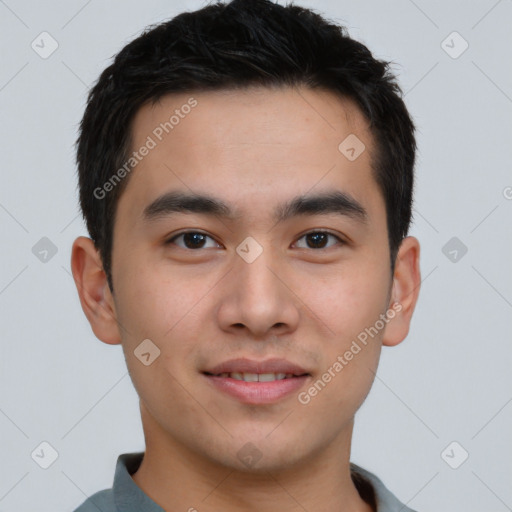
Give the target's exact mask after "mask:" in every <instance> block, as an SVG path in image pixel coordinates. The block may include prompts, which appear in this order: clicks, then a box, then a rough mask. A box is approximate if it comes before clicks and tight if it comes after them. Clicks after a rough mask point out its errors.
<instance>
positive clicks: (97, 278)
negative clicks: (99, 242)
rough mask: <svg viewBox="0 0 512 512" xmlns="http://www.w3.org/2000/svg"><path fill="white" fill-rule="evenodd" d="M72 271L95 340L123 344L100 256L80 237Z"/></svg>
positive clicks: (85, 239)
mask: <svg viewBox="0 0 512 512" xmlns="http://www.w3.org/2000/svg"><path fill="white" fill-rule="evenodd" d="M71 271H72V273H73V279H74V280H75V285H76V288H77V290H78V295H79V297H80V303H81V304H82V309H83V310H84V313H85V316H86V317H87V319H88V320H89V323H90V324H91V328H92V330H93V332H94V334H95V335H96V337H97V338H98V339H100V340H101V341H103V342H104V343H108V344H111V345H117V344H119V343H121V336H120V334H119V328H118V323H117V315H116V310H115V305H114V299H113V297H112V293H111V291H110V287H109V285H108V282H107V276H106V274H105V271H104V270H103V264H102V262H101V258H100V255H99V252H98V251H97V250H96V247H95V246H94V242H93V241H92V240H91V239H90V238H87V237H84V236H80V237H78V238H77V239H76V240H75V241H74V243H73V248H72V250H71Z"/></svg>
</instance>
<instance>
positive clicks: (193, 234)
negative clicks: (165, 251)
mask: <svg viewBox="0 0 512 512" xmlns="http://www.w3.org/2000/svg"><path fill="white" fill-rule="evenodd" d="M208 239H210V240H212V241H213V242H214V245H210V246H207V240H208ZM177 240H181V243H176V241H177ZM168 244H175V245H177V246H178V247H181V248H182V249H192V250H194V249H204V248H208V247H218V246H219V245H218V244H217V243H216V242H215V240H213V238H212V237H210V236H208V235H206V234H205V233H201V232H199V231H187V232H185V233H180V234H179V235H176V236H174V237H173V238H171V239H170V240H168V241H167V242H166V245H168Z"/></svg>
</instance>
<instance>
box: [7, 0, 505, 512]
mask: <svg viewBox="0 0 512 512" xmlns="http://www.w3.org/2000/svg"><path fill="white" fill-rule="evenodd" d="M205 3H206V2H204V1H199V0H193V1H192V0H191V1H174V0H173V1H163V0H145V1H144V2H136V1H134V0H130V1H126V0H124V1H121V0H115V1H109V2H104V1H100V0H89V1H83V0H80V1H74V0H73V1H67V2H56V1H47V2H36V1H22V0H5V1H3V0H0V34H1V35H0V37H1V40H2V42H1V51H2V59H1V62H2V65H1V68H0V108H1V128H0V130H1V131H0V141H1V142H0V144H1V149H2V150H1V153H0V154H1V164H0V168H1V188H0V223H1V226H2V241H3V245H2V251H1V256H0V264H1V276H0V311H1V321H2V339H1V352H0V436H1V446H2V462H1V471H0V511H3V512H8V511H10V512H14V511H16V512H28V511H34V510H38V511H40V512H50V511H51V512H55V511H57V510H62V511H64V510H73V509H74V508H75V507H76V506H78V505H79V504H80V503H82V502H83V500H84V499H85V498H86V497H87V496H89V495H91V494H93V493H94V492H96V491H98V490H100V489H103V488H107V487H110V486H111V485H112V479H113V474H114V467H115V462H116V460H117V456H118V455H119V454H120V453H125V452H132V451H139V450H143V449H144V439H143V435H142V428H141V423H140V417H139V409H138V399H137V396H136V394H135V391H134V388H133V386H132V384H131V381H130V378H129V376H128V374H127V370H126V367H125V362H124V358H123V355H122V350H121V347H120V346H109V345H106V344H103V343H102V342H100V341H99V340H97V339H96V338H95V337H94V335H93V333H92V331H91V329H90V326H89V324H88V322H87V320H86V318H85V316H84V314H83V312H82V310H81V307H80V303H79V300H78V295H77V292H76V289H75V284H74V282H73V280H72V277H71V273H70V249H71V244H72V242H73V240H74V239H75V238H76V237H77V236H79V235H86V234H87V233H86V230H85V228H84V225H83V223H82V220H81V217H80V216H79V210H78V202H77V190H76V175H75V172H76V171H75V162H74V148H73V144H74V142H75V140H76V134H77V132H76V128H77V124H78V122H79V121H80V118H81V115H82V113H83V110H84V106H85V99H86V94H87V90H88V88H89V87H90V86H91V85H92V83H93V82H94V81H95V80H96V78H97V77H98V75H99V74H100V72H101V71H102V70H103V69H104V68H105V67H106V66H107V65H108V64H109V63H110V58H111V57H112V56H113V55H114V54H115V53H117V52H118V51H119V50H120V49H121V48H122V47H123V46H124V45H125V44H126V43H128V42H129V41H130V40H132V39H133V38H134V37H135V36H137V35H138V34H139V33H140V32H141V31H142V29H143V28H144V27H145V26H146V25H148V24H150V23H156V22H159V21H163V20H164V19H167V18H169V17H172V16H174V15H175V14H177V13H178V12H181V11H183V10H194V9H196V8H199V7H201V6H203V5H205ZM280 3H283V2H280ZM297 3H298V4H299V5H303V6H308V7H313V8H315V9H317V10H318V11H319V12H321V13H323V14H325V15H326V16H327V17H328V18H330V19H333V20H335V21H337V22H339V23H342V24H344V25H346V26H347V27H348V29H349V33H350V35H351V36H352V37H354V38H356V39H358V40H360V41H362V42H363V43H365V44H366V45H367V46H368V47H369V48H370V49H371V50H372V52H373V53H374V55H375V56H377V57H379V58H383V59H386V60H392V61H393V62H395V63H396V66H395V67H394V70H395V71H396V72H397V73H398V75H399V80H400V84H401V86H402V88H403V90H404V92H405V101H406V103H407V105H408V107H409V109H410V111H411V113H412V115H413V117H414V119H415V121H416V124H417V126H418V134H417V137H418V145H419V153H418V162H417V167H416V176H417V182H416V183H417V188H416V196H415V198H416V202H415V210H414V224H413V226H412V230H411V232H410V234H411V235H414V236H416V237H418V239H419V240H420V243H421V248H422V252H421V270H422V278H423V282H422V288H421V292H420V298H419V302H418V305H417V309H416V312H415V315H414V318H413V322H412V326H411V331H410V334H409V336H408V338H407V340H406V341H405V342H403V343H402V344H401V345H399V346H398V347H395V348H384V349H383V356H382V360H381V365H380V367H379V371H378V376H377V379H376V381H375V384H374V386H373V389H372V391H371V393H370V395H369V397H368V399H367V401H366V402H365V404H364V405H363V407H362V408H361V410H360V411H359V413H358V415H357V416H356V427H355V435H354V442H353V452H352V460H353V461H354V462H356V463H358V464H360V465H362V466H363V467H365V468H367V469H369V470H370V471H373V472H375V473H376V474H377V475H378V476H379V477H380V478H381V479H382V480H383V481H384V483H385V484H386V485H387V486H388V487H389V488H390V489H391V490H392V491H393V492H394V493H395V494H396V495H397V496H398V497H399V498H400V499H401V500H402V501H403V502H406V503H408V505H409V506H410V507H412V508H414V509H417V510H418V511H420V512H428V511H432V512H433V511H436V512H448V511H450V512H453V511H465V512H473V511H474V512H476V511H478V512H482V511H485V512H502V511H506V510H512V486H511V481H512V442H511V439H510V431H511V424H512V404H511V403H510V402H511V401H512V386H511V379H510V369H511V366H512V365H511V363H512V344H511V330H512V322H511V319H512V315H511V313H512V276H511V271H510V268H511V262H512V258H511V256H512V237H511V236H510V235H511V229H510V226H511V222H510V221H511V217H512V200H511V199H512V173H511V161H512V144H511V126H512V70H511V66H510V61H511V59H510V57H511V54H512V51H511V49H512V48H511V43H512V30H511V27H512V1H511V0H501V1H496V0H481V1H471V2H469V1H455V0H450V1H426V0H415V1H412V0H395V1H388V2H381V1H377V0H373V1H359V2H356V1H352V2H348V1H337V2H336V1H334V0H330V1H329V0H324V1H320V0H318V1H316V2H315V1H312V0H308V1H306V0H301V1H299V2H297ZM42 32H48V33H49V34H50V35H51V38H53V39H54V40H55V41H56V42H57V43H58V48H57V50H56V51H55V52H54V53H53V54H51V55H50V56H49V57H47V58H42V57H41V56H40V55H39V54H38V53H37V52H36V51H34V49H33V48H32V46H31V45H32V42H33V41H35V43H34V44H37V43H38V41H39V43H38V44H39V46H40V47H41V46H42V44H41V42H40V41H41V38H43V37H44V38H46V39H45V45H44V47H45V48H46V50H48V49H51V46H50V45H51V40H50V39H49V38H48V36H40V34H41V33H42ZM453 32H457V34H453ZM443 41H444V42H443ZM466 45H468V47H467V49H466V50H465V51H463V52H462V50H464V48H465V46H466ZM36 48H37V47H36ZM40 51H41V50H40ZM461 52H462V53H461ZM43 237H47V238H48V239H49V240H51V243H52V244H53V245H54V246H55V249H54V250H56V251H57V252H56V254H54V255H52V253H51V251H50V252H49V253H48V254H47V255H46V261H41V259H40V258H41V253H38V249H40V246H38V245H36V244H38V243H39V244H44V243H46V244H48V242H47V241H46V242H40V240H41V238H43ZM454 237H455V238H456V239H455V240H452V239H453V238H454ZM447 244H448V245H447ZM34 246H35V247H36V248H35V249H33V248H34ZM464 247H466V248H467V252H466V253H465V254H464ZM454 251H456V252H454ZM34 253H35V254H34ZM38 254H39V257H38V256H37V255H38ZM454 258H455V261H454ZM43 259H44V257H43ZM454 441H455V442H456V443H458V444H457V445H451V446H450V447H449V445H450V444H451V443H452V442H454ZM42 442H46V443H49V444H50V445H51V446H52V447H53V449H54V450H55V451H56V452H57V454H58V457H57V459H56V460H55V462H54V463H53V464H52V465H51V466H50V467H48V468H47V469H43V468H41V467H40V465H39V464H40V463H41V462H39V463H36V461H35V460H37V457H36V456H35V455H34V457H32V454H33V453H34V452H35V453H42V452H41V449H43V452H44V453H45V454H46V456H48V454H49V453H51V449H49V448H48V446H47V445H43V446H42V447H41V443H42ZM447 447H449V448H448V450H445V449H446V448H447ZM465 451H466V452H468V454H469V457H468V458H467V460H466V461H465V462H464V463H462V464H461V465H460V466H459V467H458V468H457V469H453V468H452V467H450V465H449V464H448V462H449V463H450V464H451V465H452V466H457V465H458V464H460V462H461V461H462V459H463V456H464V453H465ZM443 454H444V455H443Z"/></svg>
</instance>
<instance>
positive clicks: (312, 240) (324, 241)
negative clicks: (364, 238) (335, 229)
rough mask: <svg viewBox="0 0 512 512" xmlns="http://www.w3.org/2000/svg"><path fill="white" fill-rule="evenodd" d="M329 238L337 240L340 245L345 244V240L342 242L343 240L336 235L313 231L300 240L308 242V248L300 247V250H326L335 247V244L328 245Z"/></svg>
mask: <svg viewBox="0 0 512 512" xmlns="http://www.w3.org/2000/svg"><path fill="white" fill-rule="evenodd" d="M329 237H331V238H332V239H335V240H337V241H338V242H339V243H340V244H343V240H341V238H339V237H338V236H336V235H333V234H332V233H329V232H328V231H311V232H310V233H306V234H305V235H303V236H301V237H300V238H299V240H302V239H305V241H306V246H305V247H304V246H302V247H300V246H299V248H300V249H326V248H328V247H331V246H332V245H333V244H331V245H328V243H329ZM334 245H335V244H334Z"/></svg>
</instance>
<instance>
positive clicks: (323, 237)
mask: <svg viewBox="0 0 512 512" xmlns="http://www.w3.org/2000/svg"><path fill="white" fill-rule="evenodd" d="M306 236H307V240H308V243H309V242H312V244H313V247H315V248H319V247H320V248H322V247H324V246H325V244H326V242H327V237H328V236H329V235H328V234H327V233H309V234H308V235H306Z"/></svg>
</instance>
